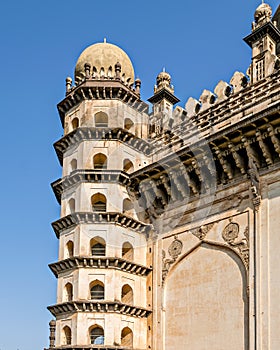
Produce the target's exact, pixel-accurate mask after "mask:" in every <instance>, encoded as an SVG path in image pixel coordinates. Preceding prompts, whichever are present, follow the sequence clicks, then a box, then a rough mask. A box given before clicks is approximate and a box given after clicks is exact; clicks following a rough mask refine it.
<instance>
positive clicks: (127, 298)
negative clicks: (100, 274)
mask: <svg viewBox="0 0 280 350" xmlns="http://www.w3.org/2000/svg"><path fill="white" fill-rule="evenodd" d="M121 300H122V303H124V304H129V305H133V303H134V293H133V289H132V288H131V287H130V285H129V284H125V285H124V286H123V287H122V297H121Z"/></svg>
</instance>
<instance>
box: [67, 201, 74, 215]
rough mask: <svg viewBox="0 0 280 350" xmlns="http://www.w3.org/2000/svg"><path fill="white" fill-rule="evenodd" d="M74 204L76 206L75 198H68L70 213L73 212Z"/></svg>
mask: <svg viewBox="0 0 280 350" xmlns="http://www.w3.org/2000/svg"><path fill="white" fill-rule="evenodd" d="M75 206H76V203H75V199H74V198H71V199H69V202H68V211H69V213H70V214H72V213H74V212H75V209H76V208H75Z"/></svg>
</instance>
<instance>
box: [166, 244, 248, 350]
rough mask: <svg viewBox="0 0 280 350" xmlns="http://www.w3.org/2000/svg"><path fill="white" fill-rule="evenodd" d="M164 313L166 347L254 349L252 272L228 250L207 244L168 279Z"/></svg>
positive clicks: (175, 267)
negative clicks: (249, 275) (251, 338)
mask: <svg viewBox="0 0 280 350" xmlns="http://www.w3.org/2000/svg"><path fill="white" fill-rule="evenodd" d="M224 286H227V288H224ZM186 291H187V292H186ZM206 291H207V293H206ZM164 308H165V310H166V311H165V332H166V337H165V341H166V343H165V347H166V348H171V347H172V344H174V343H176V344H179V345H180V346H178V350H180V349H182V350H183V349H187V348H194V349H196V348H199V349H202V348H211V349H212V348H223V347H224V346H226V348H227V349H229V350H235V349H237V348H238V349H247V348H248V339H249V334H248V329H249V324H248V322H249V319H248V314H249V303H248V295H247V272H246V268H245V266H244V264H243V262H242V259H241V258H240V257H239V255H238V254H237V253H236V252H235V251H233V250H232V249H230V248H229V247H228V246H226V245H222V244H216V243H212V242H209V241H207V242H205V241H204V242H202V243H200V244H198V245H197V246H195V247H194V248H193V249H192V250H191V251H189V252H188V253H186V254H184V255H183V256H182V257H180V259H178V261H177V262H176V263H175V264H174V265H173V266H172V267H171V268H170V270H169V273H168V275H167V278H166V280H165V284H164ZM174 309H176V310H177V312H176V316H174ZM209 315H211V317H209ZM194 330H195V332H194ZM212 330H214V331H212Z"/></svg>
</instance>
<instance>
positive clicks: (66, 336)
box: [62, 326, 72, 345]
mask: <svg viewBox="0 0 280 350" xmlns="http://www.w3.org/2000/svg"><path fill="white" fill-rule="evenodd" d="M62 342H63V345H71V342H72V332H71V329H70V328H69V327H68V326H65V327H64V328H63V337H62Z"/></svg>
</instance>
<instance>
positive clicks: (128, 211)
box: [123, 198, 134, 216]
mask: <svg viewBox="0 0 280 350" xmlns="http://www.w3.org/2000/svg"><path fill="white" fill-rule="evenodd" d="M123 213H124V214H125V215H128V216H133V215H134V207H133V204H132V202H131V200H130V199H129V198H125V199H124V200H123Z"/></svg>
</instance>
